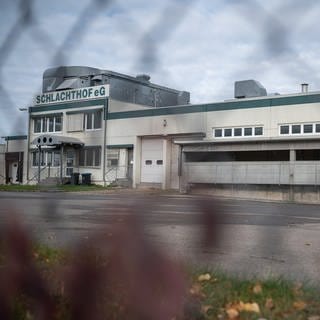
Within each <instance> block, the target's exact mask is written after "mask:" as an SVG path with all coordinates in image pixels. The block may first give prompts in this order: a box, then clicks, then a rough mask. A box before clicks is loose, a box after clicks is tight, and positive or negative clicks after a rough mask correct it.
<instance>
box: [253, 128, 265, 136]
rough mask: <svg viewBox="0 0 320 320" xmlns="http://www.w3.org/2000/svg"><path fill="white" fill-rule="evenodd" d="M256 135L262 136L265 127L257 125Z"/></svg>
mask: <svg viewBox="0 0 320 320" xmlns="http://www.w3.org/2000/svg"><path fill="white" fill-rule="evenodd" d="M254 135H255V136H262V135H263V127H255V128H254Z"/></svg>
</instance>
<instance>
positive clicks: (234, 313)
mask: <svg viewBox="0 0 320 320" xmlns="http://www.w3.org/2000/svg"><path fill="white" fill-rule="evenodd" d="M226 313H227V315H228V318H229V319H230V320H232V319H236V318H238V316H239V311H238V310H236V309H234V308H230V309H227V310H226Z"/></svg>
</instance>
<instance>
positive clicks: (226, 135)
mask: <svg viewBox="0 0 320 320" xmlns="http://www.w3.org/2000/svg"><path fill="white" fill-rule="evenodd" d="M223 131H224V136H225V137H231V136H232V129H224V130H223Z"/></svg>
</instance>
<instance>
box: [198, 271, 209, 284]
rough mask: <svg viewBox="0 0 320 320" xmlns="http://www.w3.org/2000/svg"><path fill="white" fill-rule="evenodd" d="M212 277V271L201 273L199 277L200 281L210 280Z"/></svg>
mask: <svg viewBox="0 0 320 320" xmlns="http://www.w3.org/2000/svg"><path fill="white" fill-rule="evenodd" d="M210 279H211V275H210V273H205V274H201V275H200V276H199V277H198V281H200V282H201V281H209V280H210Z"/></svg>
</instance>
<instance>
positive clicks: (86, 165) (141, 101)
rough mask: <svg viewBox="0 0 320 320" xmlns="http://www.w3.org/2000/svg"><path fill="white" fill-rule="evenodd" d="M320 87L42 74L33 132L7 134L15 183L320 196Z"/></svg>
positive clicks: (88, 71)
mask: <svg viewBox="0 0 320 320" xmlns="http://www.w3.org/2000/svg"><path fill="white" fill-rule="evenodd" d="M319 142H320V92H309V91H308V86H307V85H306V84H303V85H302V89H301V90H299V92H297V93H296V94H289V95H283V94H281V95H280V94H271V95H270V94H268V93H267V90H266V89H265V88H264V87H263V86H262V85H261V84H260V83H259V82H257V81H254V80H245V81H237V82H236V83H235V91H234V97H233V98H232V99H230V100H227V101H223V102H217V103H207V104H190V94H189V93H188V92H185V91H178V90H174V89H170V88H167V87H163V86H159V85H156V84H153V83H152V82H150V77H149V76H147V75H139V76H137V77H131V76H127V75H123V74H119V73H116V72H112V71H106V70H100V69H95V68H88V67H58V68H52V69H48V70H46V71H45V72H44V75H43V92H42V93H41V94H39V95H38V96H36V97H35V103H34V105H33V106H30V107H29V124H28V133H27V135H26V136H17V137H14V136H11V137H6V146H5V161H4V162H5V177H6V182H7V183H9V182H11V183H16V182H19V183H24V184H30V183H38V182H41V181H46V180H48V179H51V180H52V179H55V180H56V181H57V182H61V183H66V182H67V181H69V180H70V178H72V177H75V176H77V175H78V174H79V175H80V178H81V177H82V178H83V179H86V177H87V176H89V177H90V180H91V181H92V182H93V183H96V184H101V185H109V184H118V185H126V186H130V187H133V188H137V187H143V186H149V187H158V188H162V189H176V190H180V191H183V192H185V191H188V190H200V189H201V190H202V191H206V192H212V191H214V192H215V193H216V194H217V193H218V194H221V195H227V196H240V197H253V198H268V199H278V200H296V201H318V200H320V194H319V183H320V148H319Z"/></svg>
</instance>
